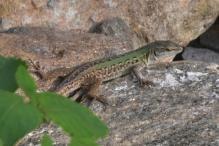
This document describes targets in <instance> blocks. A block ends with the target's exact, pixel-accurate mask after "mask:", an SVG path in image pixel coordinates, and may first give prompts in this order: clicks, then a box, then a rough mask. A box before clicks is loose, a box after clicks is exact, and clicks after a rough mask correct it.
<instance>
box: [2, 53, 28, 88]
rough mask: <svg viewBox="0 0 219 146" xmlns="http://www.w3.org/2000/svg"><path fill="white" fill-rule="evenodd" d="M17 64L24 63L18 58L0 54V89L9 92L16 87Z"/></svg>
mask: <svg viewBox="0 0 219 146" xmlns="http://www.w3.org/2000/svg"><path fill="white" fill-rule="evenodd" d="M19 65H25V63H24V62H23V61H21V60H19V59H15V58H4V57H2V56H0V89H3V90H7V91H11V92H14V91H15V90H16V89H17V83H16V80H15V72H16V70H17V68H18V66H19Z"/></svg>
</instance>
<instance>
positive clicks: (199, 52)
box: [182, 47, 219, 64]
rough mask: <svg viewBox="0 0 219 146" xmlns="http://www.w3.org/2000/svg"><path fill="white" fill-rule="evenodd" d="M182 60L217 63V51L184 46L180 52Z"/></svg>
mask: <svg viewBox="0 0 219 146" xmlns="http://www.w3.org/2000/svg"><path fill="white" fill-rule="evenodd" d="M182 57H183V59H184V60H196V61H203V62H213V63H217V64H219V53H218V52H214V51H211V50H209V49H204V48H193V47H186V48H185V50H184V52H183V53H182Z"/></svg>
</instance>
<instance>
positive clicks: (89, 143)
mask: <svg viewBox="0 0 219 146" xmlns="http://www.w3.org/2000/svg"><path fill="white" fill-rule="evenodd" d="M69 146H99V145H98V144H97V143H96V142H94V141H93V140H90V139H80V138H79V137H77V138H74V139H72V140H71V143H70V144H69Z"/></svg>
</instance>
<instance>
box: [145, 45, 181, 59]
mask: <svg viewBox="0 0 219 146" xmlns="http://www.w3.org/2000/svg"><path fill="white" fill-rule="evenodd" d="M148 46H149V48H151V53H150V56H149V60H148V61H149V63H150V62H151V63H169V62H171V61H172V60H173V59H174V57H175V56H176V55H177V54H178V53H180V52H182V50H183V48H182V47H181V46H179V45H178V44H175V43H173V42H171V41H156V42H153V43H151V44H149V45H148Z"/></svg>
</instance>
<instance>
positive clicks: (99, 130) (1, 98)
mask: <svg viewBox="0 0 219 146" xmlns="http://www.w3.org/2000/svg"><path fill="white" fill-rule="evenodd" d="M4 82H7V83H5V84H4ZM18 87H19V88H21V89H22V90H23V91H24V93H25V95H26V96H19V95H17V94H15V93H14V91H15V90H16V89H17V88H18ZM25 98H28V101H29V102H25V100H24V99H25ZM45 119H47V120H51V121H53V122H54V123H56V124H58V125H59V126H61V127H62V128H63V129H64V130H65V131H66V132H67V133H68V134H69V135H70V136H71V139H72V140H71V143H70V145H76V146H80V145H83V146H97V144H96V140H97V139H99V138H100V137H104V136H105V135H106V134H107V131H108V129H107V127H106V125H105V124H104V123H102V122H101V121H100V120H99V119H98V118H97V117H96V116H95V115H94V114H93V113H92V112H91V111H90V110H89V109H88V108H86V107H83V106H82V105H80V104H78V103H75V102H73V101H71V100H69V99H67V98H65V97H63V96H60V95H57V94H55V93H51V92H43V93H37V92H36V85H35V82H34V81H33V79H32V78H31V76H30V75H29V73H28V71H27V69H26V66H25V64H24V62H23V61H21V60H18V59H14V58H9V59H8V58H3V57H0V125H1V126H0V146H1V145H5V146H11V145H14V144H15V143H16V141H17V140H18V139H20V138H22V137H23V136H24V135H25V134H26V133H28V132H30V131H31V130H33V129H35V128H37V127H38V126H39V125H40V124H41V123H42V121H43V120H45ZM42 145H43V146H50V145H52V141H51V139H50V138H49V137H48V136H44V137H43V140H42Z"/></svg>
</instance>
